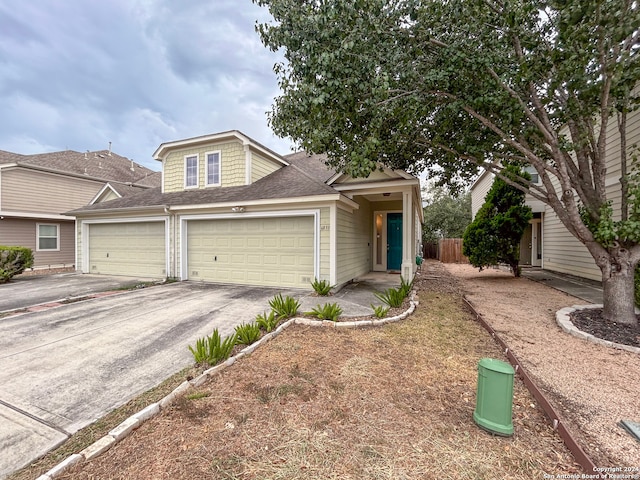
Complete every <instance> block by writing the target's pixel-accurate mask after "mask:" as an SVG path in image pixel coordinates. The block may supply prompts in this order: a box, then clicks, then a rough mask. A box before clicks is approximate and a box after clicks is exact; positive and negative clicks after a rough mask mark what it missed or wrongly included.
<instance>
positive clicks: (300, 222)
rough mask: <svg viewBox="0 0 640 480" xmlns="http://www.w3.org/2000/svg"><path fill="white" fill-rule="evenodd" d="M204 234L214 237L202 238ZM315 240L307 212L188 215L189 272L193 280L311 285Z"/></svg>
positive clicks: (189, 276)
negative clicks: (193, 217)
mask: <svg viewBox="0 0 640 480" xmlns="http://www.w3.org/2000/svg"><path fill="white" fill-rule="evenodd" d="M205 237H209V238H210V239H213V240H212V241H211V242H206V241H204V238H205ZM314 245H315V242H314V221H313V217H311V216H308V217H295V218H288V217H287V218H254V219H233V220H231V219H225V220H190V221H189V222H188V224H187V245H186V248H187V276H188V278H190V279H194V280H206V281H215V282H231V283H249V284H257V285H272V286H297V287H306V288H309V282H310V279H313V275H314V273H313V272H314V248H315V247H314ZM216 258H217V260H215V259H216Z"/></svg>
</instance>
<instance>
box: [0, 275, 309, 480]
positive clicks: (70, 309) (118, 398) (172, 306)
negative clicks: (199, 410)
mask: <svg viewBox="0 0 640 480" xmlns="http://www.w3.org/2000/svg"><path fill="white" fill-rule="evenodd" d="M42 278H43V277H42ZM87 278H88V277H87V276H80V279H81V280H84V279H87ZM103 280H106V281H113V279H111V278H110V277H103ZM38 282H40V281H34V282H32V283H29V282H27V281H25V282H24V283H22V281H20V282H15V283H13V284H10V285H8V286H9V287H10V288H11V289H12V290H11V292H12V294H11V296H14V295H15V296H17V297H19V298H21V299H22V300H21V301H22V303H23V305H19V307H24V306H25V305H24V303H26V302H25V298H27V299H30V298H31V297H30V296H31V295H32V293H28V294H27V293H26V292H27V291H28V292H32V290H28V289H29V288H31V287H32V286H35V288H36V290H37V286H38ZM80 283H81V282H80ZM27 284H28V286H27ZM47 284H48V283H47V281H43V282H42V283H41V284H40V285H42V286H44V285H47ZM22 285H24V288H25V290H21V288H20V286H22ZM6 287H7V285H5V286H3V287H1V289H0V297H1V299H2V304H1V305H2V307H0V310H3V309H6V308H11V305H13V304H12V303H11V301H9V300H8V299H7V294H6V293H7V292H8V291H9V290H6ZM15 287H18V288H15ZM82 288H84V286H83V287H82ZM54 290H55V289H54ZM55 291H56V292H57V293H54V294H53V297H55V298H56V299H57V298H64V297H66V296H69V295H68V294H67V293H66V292H65V294H64V295H60V292H59V291H57V290H55ZM278 292H281V293H282V294H283V295H292V296H294V297H297V298H301V297H305V296H308V292H303V291H300V290H283V289H279V290H275V289H268V288H256V287H243V286H238V285H233V286H225V285H211V284H200V283H190V282H182V283H174V284H168V285H161V286H154V287H149V288H145V289H141V290H134V291H127V292H123V293H121V294H116V295H113V296H109V297H102V298H96V299H92V300H88V301H84V302H79V303H72V304H68V305H64V306H62V307H58V308H53V309H49V310H45V311H40V312H34V313H27V314H22V315H17V316H10V317H5V318H0V452H2V454H1V455H0V478H2V477H4V476H6V475H8V474H9V473H10V472H12V471H14V470H17V469H18V468H20V467H22V466H24V465H26V464H28V463H29V462H31V461H32V460H34V459H36V458H38V457H40V456H41V455H43V454H44V453H46V452H47V451H48V450H50V449H52V448H54V447H55V446H56V445H58V444H60V443H62V442H64V441H65V440H66V439H67V438H68V437H69V436H70V435H71V434H73V433H74V432H76V431H77V430H79V429H80V428H82V427H84V426H86V425H88V424H90V423H92V422H93V421H95V420H97V419H99V418H100V417H102V416H103V415H104V414H106V413H108V412H109V411H110V410H112V409H114V408H116V407H118V406H120V405H122V404H124V403H126V402H127V401H128V400H130V399H131V398H133V397H135V396H136V395H138V394H140V393H142V392H144V391H146V390H148V389H149V388H151V387H153V386H155V385H157V384H159V383H160V382H162V381H163V380H164V379H166V378H167V377H169V376H170V375H172V374H173V373H175V372H178V371H180V370H181V369H182V368H184V367H186V366H189V365H191V364H192V363H193V357H192V355H191V353H190V352H189V351H188V349H187V346H188V345H190V344H194V343H195V340H196V338H198V337H201V336H203V335H208V334H210V333H211V331H212V330H213V329H214V328H219V329H220V333H221V334H222V335H228V334H230V333H232V332H233V330H234V327H235V326H236V325H238V324H240V323H243V322H250V321H253V320H254V319H255V316H256V315H257V314H258V313H261V312H263V311H265V310H267V309H268V300H269V299H270V298H272V297H273V296H274V295H275V294H276V293H278ZM26 295H28V296H26ZM34 295H35V294H34ZM33 298H35V297H33ZM38 298H40V297H38ZM27 302H30V300H27ZM37 302H38V301H36V303H37ZM13 308H18V307H13Z"/></svg>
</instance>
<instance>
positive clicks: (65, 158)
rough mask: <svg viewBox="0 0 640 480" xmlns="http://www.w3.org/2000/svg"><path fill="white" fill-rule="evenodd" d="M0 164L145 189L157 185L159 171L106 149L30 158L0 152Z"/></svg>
mask: <svg viewBox="0 0 640 480" xmlns="http://www.w3.org/2000/svg"><path fill="white" fill-rule="evenodd" d="M0 163H17V164H18V165H24V166H34V167H40V168H45V169H49V170H54V171H57V172H64V173H70V174H75V175H83V176H86V177H89V178H93V179H97V180H103V181H105V182H108V181H115V182H120V183H138V184H140V185H144V186H147V187H155V186H159V185H160V175H159V172H155V171H154V170H151V169H149V168H146V167H144V166H142V165H139V164H137V163H135V162H134V161H133V160H130V159H128V158H126V157H122V156H120V155H118V154H116V153H113V152H109V151H108V150H98V151H95V152H87V153H80V152H75V151H73V150H65V151H62V152H52V153H38V154H34V155H21V154H17V153H12V152H6V151H3V150H0ZM154 174H157V175H154Z"/></svg>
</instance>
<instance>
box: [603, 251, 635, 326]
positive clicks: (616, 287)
mask: <svg viewBox="0 0 640 480" xmlns="http://www.w3.org/2000/svg"><path fill="white" fill-rule="evenodd" d="M627 257H628V255H624V254H622V255H620V254H618V255H611V256H610V257H609V262H606V263H604V264H601V265H599V266H600V269H601V270H602V287H603V292H602V293H603V304H604V308H603V315H604V318H605V319H607V320H609V321H611V322H616V323H624V324H626V325H637V324H638V319H637V318H636V314H635V298H634V290H635V284H634V273H635V264H633V263H632V262H630V261H629V259H628V258H627Z"/></svg>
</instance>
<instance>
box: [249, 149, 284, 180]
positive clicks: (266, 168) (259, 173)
mask: <svg viewBox="0 0 640 480" xmlns="http://www.w3.org/2000/svg"><path fill="white" fill-rule="evenodd" d="M279 168H281V165H278V164H276V163H275V162H272V161H270V160H267V159H265V158H264V157H262V156H260V155H258V154H256V153H254V152H252V153H251V183H253V182H256V181H258V180H260V179H261V178H263V177H266V176H267V175H269V174H270V173H273V172H275V171H276V170H278V169H279Z"/></svg>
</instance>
